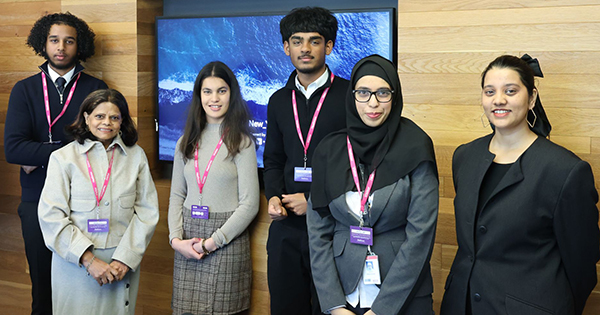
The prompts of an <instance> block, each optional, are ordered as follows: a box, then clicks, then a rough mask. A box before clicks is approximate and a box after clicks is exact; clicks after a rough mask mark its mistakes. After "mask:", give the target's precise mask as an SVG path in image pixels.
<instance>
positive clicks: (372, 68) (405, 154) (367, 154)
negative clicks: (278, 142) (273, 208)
mask: <svg viewBox="0 0 600 315" xmlns="http://www.w3.org/2000/svg"><path fill="white" fill-rule="evenodd" d="M366 75H374V76H377V77H380V78H382V79H383V80H385V81H386V82H387V83H388V84H389V85H390V88H391V89H392V90H393V91H394V94H393V97H392V108H391V111H390V114H389V115H388V117H387V119H386V120H385V121H384V122H383V123H382V124H381V125H379V126H377V127H369V126H367V125H365V124H364V122H363V121H362V119H361V118H360V116H359V115H358V111H357V110H356V103H355V100H354V95H353V93H352V90H353V89H354V88H355V85H356V82H357V81H358V80H359V79H360V78H362V77H363V76H366ZM371 97H375V96H371ZM402 107H403V103H402V90H401V86H400V79H399V78H398V73H397V72H396V67H395V66H394V64H392V62H390V61H389V60H387V59H385V58H383V57H381V56H379V55H371V56H369V57H365V58H363V59H361V60H360V61H359V62H358V63H356V65H355V66H354V69H353V70H352V75H351V77H350V87H349V88H348V92H347V93H346V129H344V130H341V131H338V132H335V133H332V134H330V135H329V136H327V137H326V138H325V139H323V140H322V141H321V142H320V143H319V145H318V146H317V149H316V150H315V153H314V155H313V163H312V165H313V181H312V185H311V198H312V204H313V208H314V209H316V208H321V207H325V206H327V205H328V204H329V203H330V202H331V201H332V200H333V199H335V198H337V197H339V196H341V195H342V194H344V193H346V192H348V191H351V190H356V187H355V184H354V180H353V178H352V173H351V170H350V160H349V158H348V150H347V144H346V136H348V137H349V138H350V143H351V144H352V149H353V151H354V155H355V160H356V162H357V163H362V164H364V165H365V166H366V170H365V173H366V174H365V177H366V176H368V174H369V173H370V172H371V171H372V170H373V169H377V172H376V174H375V180H374V182H373V189H372V191H375V190H377V189H379V188H382V187H385V186H388V185H390V184H392V183H395V182H397V181H398V180H400V179H401V178H402V177H404V176H406V175H407V174H409V173H410V172H412V171H413V170H414V169H415V168H416V167H417V166H418V165H419V164H420V163H421V162H424V161H429V162H432V163H433V164H434V165H435V154H434V151H433V143H432V142H431V139H430V138H429V136H428V135H427V134H426V133H425V132H424V131H423V130H421V128H419V127H418V126H417V125H416V124H415V123H413V122H412V121H411V120H410V119H407V118H404V117H401V116H400V115H401V113H402ZM436 169H437V168H436ZM361 189H362V188H361Z"/></svg>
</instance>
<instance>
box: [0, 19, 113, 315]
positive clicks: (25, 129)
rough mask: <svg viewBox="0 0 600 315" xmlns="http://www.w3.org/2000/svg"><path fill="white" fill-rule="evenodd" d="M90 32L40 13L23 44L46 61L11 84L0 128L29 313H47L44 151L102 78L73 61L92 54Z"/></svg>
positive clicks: (77, 22) (61, 138)
mask: <svg viewBox="0 0 600 315" xmlns="http://www.w3.org/2000/svg"><path fill="white" fill-rule="evenodd" d="M94 37H95V34H94V32H93V31H92V30H91V29H90V28H89V26H88V25H87V24H86V23H85V22H84V21H83V20H81V19H79V18H77V17H75V16H74V15H72V14H70V13H56V14H50V15H46V16H43V17H42V18H40V19H39V20H38V21H37V22H36V23H35V24H34V26H33V28H32V29H31V32H30V34H29V37H28V38H27V45H28V46H30V47H31V48H33V50H34V51H35V53H36V54H37V55H40V56H42V57H44V58H45V59H46V60H47V61H46V62H45V63H44V64H42V65H41V66H40V67H39V68H40V70H41V72H40V73H38V74H36V75H33V76H31V77H29V78H26V79H23V80H21V81H19V82H17V84H15V86H14V87H13V89H12V91H11V93H10V99H9V101H8V111H7V113H6V124H5V127H4V153H5V156H6V161H7V162H9V163H13V164H19V165H21V174H20V176H21V204H20V205H19V208H18V213H19V217H20V218H21V228H22V232H23V239H24V241H25V253H26V255H27V262H28V263H29V272H30V273H29V275H30V277H31V294H32V298H33V302H32V311H31V314H52V292H51V281H50V267H51V260H52V253H51V252H50V250H49V249H48V248H46V245H45V243H44V239H43V237H42V233H41V230H40V226H39V222H38V214H37V205H38V201H39V199H40V194H41V192H42V187H43V186H44V181H45V179H46V167H47V165H48V159H49V158H50V154H51V153H52V152H53V151H54V150H57V149H59V148H61V147H62V146H63V145H66V144H67V143H68V142H70V140H71V139H70V138H68V136H67V135H65V133H64V129H65V126H67V125H69V124H71V123H73V121H74V119H75V117H76V116H77V113H78V112H79V106H80V105H81V102H82V101H83V99H84V98H85V97H86V96H87V95H88V94H89V93H91V92H93V91H95V90H97V89H103V88H107V85H106V83H104V82H103V81H101V80H98V79H96V78H94V77H92V76H89V75H87V74H85V73H83V72H82V71H83V67H82V66H81V65H80V64H79V61H85V60H86V59H87V58H89V57H91V56H92V55H94Z"/></svg>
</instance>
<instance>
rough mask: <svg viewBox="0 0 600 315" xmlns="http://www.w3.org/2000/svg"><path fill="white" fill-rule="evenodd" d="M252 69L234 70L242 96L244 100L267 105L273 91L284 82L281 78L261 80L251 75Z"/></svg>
mask: <svg viewBox="0 0 600 315" xmlns="http://www.w3.org/2000/svg"><path fill="white" fill-rule="evenodd" d="M252 73H253V71H252V70H251V69H248V68H245V69H240V70H238V71H236V72H235V77H236V78H237V80H238V82H239V83H240V89H241V92H242V97H243V98H244V100H246V101H253V102H255V103H256V104H259V105H267V103H269V98H270V97H271V95H273V93H275V92H276V91H277V90H279V89H280V88H282V87H283V86H284V85H285V82H283V81H281V80H269V81H267V82H261V81H260V80H258V79H256V78H254V77H253V76H252Z"/></svg>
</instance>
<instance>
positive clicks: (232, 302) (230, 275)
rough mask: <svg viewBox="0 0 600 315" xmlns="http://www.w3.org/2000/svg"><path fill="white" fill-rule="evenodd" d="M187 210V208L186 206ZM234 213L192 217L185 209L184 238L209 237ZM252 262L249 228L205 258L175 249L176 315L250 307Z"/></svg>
mask: <svg viewBox="0 0 600 315" xmlns="http://www.w3.org/2000/svg"><path fill="white" fill-rule="evenodd" d="M186 210H187V209H186ZM232 214H233V211H232V212H224V213H223V212H221V213H210V216H209V219H208V220H203V219H192V218H191V216H190V213H189V211H184V216H183V238H184V239H190V238H192V237H200V238H209V237H210V236H211V234H212V233H213V232H214V231H215V230H216V229H218V228H219V227H221V226H222V225H223V224H224V223H225V221H227V219H228V218H229V217H230V216H231V215H232ZM251 289H252V262H251V260H250V237H249V234H248V230H246V231H244V232H243V233H242V234H240V236H238V237H237V238H236V239H234V240H233V241H232V242H231V243H229V244H228V245H226V246H224V247H223V248H221V249H219V250H217V251H215V252H214V253H212V254H210V255H208V256H206V257H205V258H204V259H202V260H195V259H186V258H185V257H183V255H181V254H180V253H179V252H177V251H176V252H175V262H174V266H173V298H172V300H171V308H172V309H173V314H174V315H180V314H184V313H191V314H194V315H226V314H227V315H228V314H235V313H239V312H241V311H243V310H246V309H248V308H250V291H251Z"/></svg>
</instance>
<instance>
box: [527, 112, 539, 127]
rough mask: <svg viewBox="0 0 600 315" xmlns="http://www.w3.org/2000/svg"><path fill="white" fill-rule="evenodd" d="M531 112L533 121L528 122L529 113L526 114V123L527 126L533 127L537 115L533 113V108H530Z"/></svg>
mask: <svg viewBox="0 0 600 315" xmlns="http://www.w3.org/2000/svg"><path fill="white" fill-rule="evenodd" d="M530 111H531V113H532V114H533V122H532V123H530V122H529V115H527V118H526V120H527V124H528V125H529V127H531V128H533V126H535V122H536V121H537V115H536V114H535V112H534V111H533V109H530Z"/></svg>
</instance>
